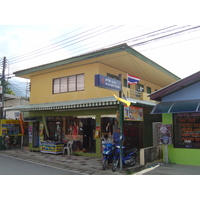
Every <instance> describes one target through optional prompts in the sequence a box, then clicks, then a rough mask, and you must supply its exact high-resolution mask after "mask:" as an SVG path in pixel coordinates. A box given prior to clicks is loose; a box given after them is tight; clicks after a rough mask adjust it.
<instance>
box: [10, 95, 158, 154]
mask: <svg viewBox="0 0 200 200" xmlns="http://www.w3.org/2000/svg"><path fill="white" fill-rule="evenodd" d="M88 101H89V100H87V101H86V100H84V103H81V104H80V102H82V101H81V100H78V101H77V104H75V105H71V104H72V102H62V103H63V105H62V106H59V104H60V103H55V104H56V105H55V104H39V105H26V106H23V108H20V111H21V112H27V111H28V112H29V117H28V118H27V119H25V120H26V122H28V138H29V149H30V151H42V152H43V153H53V154H59V153H62V151H61V149H62V148H63V147H64V146H66V145H67V143H68V141H73V144H72V148H73V152H74V153H75V154H79V155H91V156H98V157H100V156H101V141H102V138H103V137H104V135H105V134H107V135H108V136H109V138H110V139H112V135H113V134H114V132H116V130H117V127H119V116H120V114H119V102H118V101H116V99H115V98H114V97H107V98H101V99H99V102H97V99H95V100H90V102H92V103H88ZM138 101H139V100H138ZM85 102H87V103H85ZM134 102H135V101H134ZM139 103H140V104H138V106H130V107H126V106H124V112H123V113H122V117H123V120H122V121H123V124H122V126H123V129H122V131H123V133H124V135H125V143H124V144H125V145H126V146H127V147H128V148H132V147H136V148H138V149H139V148H143V147H144V146H145V145H146V142H145V140H146V138H145V136H146V135H148V137H151V136H152V127H151V125H152V123H151V121H149V120H148V117H149V111H150V110H151V109H152V105H151V103H149V102H148V105H147V102H145V104H143V101H140V102H139ZM153 105H155V104H153ZM13 109H15V108H13ZM16 109H17V108H16ZM153 118H154V117H151V120H153ZM147 140H148V138H147ZM148 141H149V140H148ZM149 143H151V141H150V142H149ZM150 145H151V144H150Z"/></svg>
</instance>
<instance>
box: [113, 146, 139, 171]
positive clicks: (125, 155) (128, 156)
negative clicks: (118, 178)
mask: <svg viewBox="0 0 200 200" xmlns="http://www.w3.org/2000/svg"><path fill="white" fill-rule="evenodd" d="M115 148H116V149H115V154H114V156H113V162H112V171H113V172H114V171H116V169H117V167H118V165H119V163H120V162H119V161H120V146H116V147H115ZM136 152H137V148H132V149H128V150H126V147H124V146H122V166H130V167H132V166H134V165H135V164H136Z"/></svg>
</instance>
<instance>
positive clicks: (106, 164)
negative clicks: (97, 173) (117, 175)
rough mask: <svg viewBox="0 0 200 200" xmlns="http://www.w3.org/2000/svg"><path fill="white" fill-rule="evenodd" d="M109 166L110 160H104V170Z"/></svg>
mask: <svg viewBox="0 0 200 200" xmlns="http://www.w3.org/2000/svg"><path fill="white" fill-rule="evenodd" d="M107 166H108V160H105V159H104V160H103V170H105V169H106V168H107Z"/></svg>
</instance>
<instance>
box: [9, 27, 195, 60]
mask: <svg viewBox="0 0 200 200" xmlns="http://www.w3.org/2000/svg"><path fill="white" fill-rule="evenodd" d="M172 27H173V26H172ZM197 28H199V26H197V27H192V28H189V29H186V30H182V31H178V32H175V33H171V34H167V35H164V36H160V37H157V38H153V39H150V40H146V41H142V42H139V43H136V44H132V45H130V46H141V45H146V44H148V43H150V42H152V41H160V40H162V39H164V38H169V37H172V36H173V37H174V36H177V35H178V34H180V33H184V32H186V31H188V30H194V29H197ZM164 29H165V28H164ZM179 29H180V27H179ZM157 31H158V30H157ZM155 32H156V31H154V32H151V33H146V34H143V35H141V36H137V37H135V38H132V39H137V38H139V37H140V38H141V37H142V36H143V37H144V35H150V34H152V33H154V35H155ZM157 35H158V34H157ZM95 36H96V35H94V36H92V37H95ZM149 37H150V36H149ZM87 39H90V38H87ZM82 41H85V39H84V40H82ZM124 41H126V42H128V41H130V39H127V40H123V41H120V42H118V44H120V43H123V42H124ZM95 42H96V41H94V42H92V43H95ZM74 44H76V43H73V44H71V45H74ZM115 44H116V43H115ZM71 45H69V46H71ZM112 45H113V44H110V46H112ZM49 46H50V45H49ZM93 47H94V46H93ZM44 48H46V47H44ZM78 48H79V47H78ZM87 48H88V47H87ZM59 49H62V47H60V48H59ZM79 49H80V48H79ZM57 50H58V49H57ZM57 50H56V51H57ZM80 51H82V50H79V52H80ZM44 54H45V53H43V55H44ZM27 59H31V58H27ZM27 59H26V60H27ZM19 62H22V61H19ZM15 63H16V62H11V63H10V64H15Z"/></svg>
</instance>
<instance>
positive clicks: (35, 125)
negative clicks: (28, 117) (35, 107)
mask: <svg viewBox="0 0 200 200" xmlns="http://www.w3.org/2000/svg"><path fill="white" fill-rule="evenodd" d="M33 147H39V122H33Z"/></svg>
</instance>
